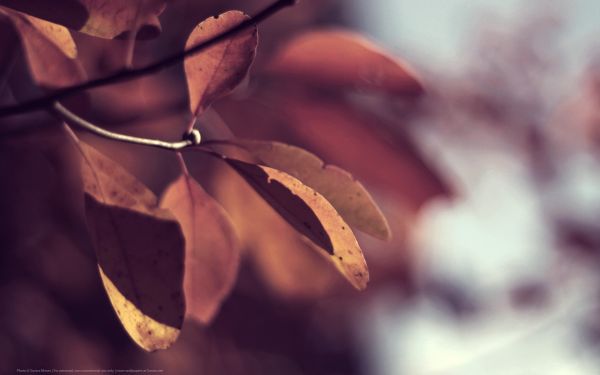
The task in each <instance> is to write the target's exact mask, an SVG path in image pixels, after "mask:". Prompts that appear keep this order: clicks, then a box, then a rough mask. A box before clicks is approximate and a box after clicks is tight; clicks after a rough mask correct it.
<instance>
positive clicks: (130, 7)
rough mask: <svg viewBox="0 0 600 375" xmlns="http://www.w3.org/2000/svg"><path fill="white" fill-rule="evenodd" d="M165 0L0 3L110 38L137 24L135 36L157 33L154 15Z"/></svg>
mask: <svg viewBox="0 0 600 375" xmlns="http://www.w3.org/2000/svg"><path fill="white" fill-rule="evenodd" d="M165 4H166V1H165V0H134V1H131V0H129V1H121V0H53V1H51V2H50V1H46V0H29V1H22V0H0V5H2V6H6V7H8V8H12V9H15V10H18V11H20V12H24V13H27V14H30V15H32V16H35V17H38V18H41V19H44V20H47V21H50V22H53V23H56V24H59V25H63V26H66V27H68V28H70V29H72V30H77V31H80V32H82V33H86V34H90V35H93V36H98V37H101V38H108V39H112V38H115V37H119V36H122V35H123V34H125V33H127V32H128V31H129V30H133V29H134V28H135V27H136V19H137V20H139V21H138V22H137V23H138V24H139V25H141V28H140V31H139V33H138V36H139V37H140V38H152V37H156V36H158V34H159V33H160V22H159V20H158V16H159V15H160V14H161V13H162V11H163V10H164V8H165Z"/></svg>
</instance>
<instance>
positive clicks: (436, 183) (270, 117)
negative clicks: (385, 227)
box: [217, 91, 452, 212]
mask: <svg viewBox="0 0 600 375" xmlns="http://www.w3.org/2000/svg"><path fill="white" fill-rule="evenodd" d="M217 110H218V111H219V114H221V116H222V117H223V119H224V121H225V122H226V123H227V124H228V125H229V126H230V127H231V128H232V129H233V131H234V132H235V133H236V134H237V135H239V136H241V137H246V138H250V137H251V138H255V137H257V138H263V139H274V138H275V139H283V140H286V141H287V140H289V141H290V142H293V143H294V144H295V145H298V146H300V147H302V148H305V149H308V150H310V151H311V152H314V153H315V154H317V155H319V157H321V158H323V159H324V160H327V161H328V162H329V163H331V164H334V165H337V166H339V167H341V168H343V169H345V170H348V171H351V172H352V174H353V175H354V176H356V178H358V179H359V180H360V181H364V182H365V183H366V184H368V186H373V187H375V188H377V189H378V190H379V191H381V192H383V193H384V194H392V195H393V196H394V197H395V198H397V199H398V200H399V201H400V202H401V203H402V204H403V205H405V206H406V207H407V208H408V209H409V210H410V211H411V212H417V211H418V210H419V209H420V208H421V207H422V206H423V205H424V204H425V203H426V202H428V201H429V200H431V199H432V198H435V197H443V196H449V195H451V194H452V188H451V186H449V185H448V183H447V182H446V181H445V179H444V178H443V177H442V176H441V175H440V174H439V172H438V171H437V169H435V168H434V166H433V165H431V163H430V162H429V161H428V160H427V159H426V157H425V155H424V154H423V152H422V151H421V150H420V149H419V148H418V147H417V145H416V144H415V142H414V141H413V140H412V138H411V137H410V136H409V134H407V133H406V132H405V131H404V130H403V129H402V128H401V125H400V124H396V123H393V122H389V121H386V120H384V119H382V118H381V116H379V115H377V114H375V113H372V112H369V111H365V110H362V109H358V108H355V107H353V106H351V105H349V104H348V103H347V102H346V101H344V100H341V99H335V98H329V97H311V96H310V95H304V94H302V93H298V92H292V91H287V92H285V95H284V94H282V93H278V92H269V93H267V92H263V93H255V95H254V97H252V98H248V99H243V100H234V99H227V100H223V101H220V102H219V103H218V105H217ZM249 124H251V126H249Z"/></svg>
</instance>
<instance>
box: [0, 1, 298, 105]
mask: <svg viewBox="0 0 600 375" xmlns="http://www.w3.org/2000/svg"><path fill="white" fill-rule="evenodd" d="M295 2H296V1H295V0H277V1H275V2H274V3H273V4H271V5H269V6H268V7H266V8H265V9H263V10H262V11H260V12H259V13H257V14H256V15H255V16H253V17H251V18H249V19H247V20H245V21H243V22H242V23H240V24H238V25H237V26H234V27H232V28H231V29H228V30H226V31H224V32H222V33H221V34H219V35H216V36H214V37H213V38H210V39H208V40H207V41H204V42H202V43H200V44H197V45H195V46H194V47H192V48H190V49H188V50H184V51H182V52H178V53H176V54H173V55H171V56H168V57H166V58H164V59H162V60H159V61H156V62H154V63H151V64H149V65H146V66H143V67H141V68H137V69H122V70H119V71H117V72H115V73H113V74H110V75H108V76H106V77H102V78H98V79H94V80H91V81H87V82H83V83H80V84H77V85H74V86H69V87H65V88H62V89H59V90H57V91H55V92H53V93H52V94H50V95H47V96H43V97H40V98H37V99H33V100H29V101H26V102H24V103H20V104H17V105H12V106H5V107H0V117H6V116H11V115H16V114H19V113H23V112H29V111H33V110H37V109H42V108H44V107H50V106H53V105H54V103H55V102H56V101H58V100H62V99H64V98H66V97H69V96H71V95H74V94H76V93H79V92H82V91H85V90H89V89H92V88H95V87H100V86H106V85H110V84H114V83H119V82H125V81H130V80H133V79H136V78H139V77H142V76H145V75H148V74H153V73H156V72H158V71H161V70H162V69H164V68H166V67H169V66H171V65H174V64H176V63H178V62H180V61H183V60H184V59H185V58H186V57H189V56H192V55H195V54H197V53H199V52H201V51H203V50H205V49H207V48H209V47H212V46H213V45H215V44H217V43H219V42H222V41H223V40H226V39H228V38H230V37H232V36H234V35H236V34H238V33H240V32H242V31H243V30H245V29H247V28H249V27H252V26H255V25H256V24H258V23H260V22H262V21H264V20H265V19H267V18H269V17H271V16H272V15H273V14H275V13H277V12H278V11H280V10H281V9H283V8H285V7H288V6H291V5H294V3H295Z"/></svg>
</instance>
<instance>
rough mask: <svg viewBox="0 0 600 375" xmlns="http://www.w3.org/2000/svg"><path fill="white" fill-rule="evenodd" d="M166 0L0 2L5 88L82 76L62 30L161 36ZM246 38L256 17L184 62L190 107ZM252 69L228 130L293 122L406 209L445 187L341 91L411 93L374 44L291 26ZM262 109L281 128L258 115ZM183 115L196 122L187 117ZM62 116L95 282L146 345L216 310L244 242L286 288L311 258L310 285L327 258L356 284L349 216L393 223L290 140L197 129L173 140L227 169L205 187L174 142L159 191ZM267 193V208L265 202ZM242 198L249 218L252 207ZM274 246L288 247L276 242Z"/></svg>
mask: <svg viewBox="0 0 600 375" xmlns="http://www.w3.org/2000/svg"><path fill="white" fill-rule="evenodd" d="M165 3H166V2H165V1H158V0H139V1H131V2H121V1H94V0H79V1H58V2H56V4H53V5H52V6H51V7H50V5H49V3H47V2H39V1H23V2H19V1H5V0H1V1H0V43H1V45H0V48H1V49H2V51H3V53H2V56H1V57H0V67H1V68H2V69H1V70H0V73H3V74H4V76H2V77H0V78H2V80H0V84H3V83H4V78H7V79H8V89H9V90H10V92H11V94H12V95H11V96H12V97H11V98H8V102H11V101H16V102H19V101H20V100H22V99H24V98H27V97H31V94H30V92H29V91H32V90H33V91H35V90H36V89H39V88H41V89H42V90H46V92H48V91H51V90H54V89H57V88H63V87H68V86H70V85H73V84H76V83H80V82H83V81H84V80H85V77H86V74H85V72H84V70H83V68H82V64H81V62H80V61H79V60H78V57H77V47H76V44H75V42H74V40H73V38H72V36H71V32H70V31H69V29H71V30H76V31H80V32H82V33H86V34H89V35H91V36H94V37H101V38H109V39H111V38H117V37H120V36H127V35H129V43H133V42H134V41H135V40H134V39H135V38H133V35H137V36H141V37H149V36H153V35H155V34H157V32H158V31H159V30H160V24H159V22H158V15H159V14H160V13H161V12H162V11H163V9H164V7H165ZM246 20H248V16H246V15H244V14H243V13H241V12H238V11H229V12H225V13H223V14H221V15H219V16H216V17H211V18H208V19H206V20H205V21H203V22H201V23H200V24H198V26H197V27H196V28H195V29H194V30H193V31H192V32H191V34H190V35H189V37H188V40H187V43H186V45H185V47H186V49H190V48H192V47H194V46H196V45H198V44H199V43H203V42H206V41H208V40H211V39H212V38H215V37H216V36H218V35H219V34H221V33H223V32H226V31H227V30H229V29H232V28H234V27H236V26H237V25H240V24H241V23H243V22H245V21H246ZM67 28H68V29H67ZM257 42H258V37H257V30H256V27H255V26H250V27H247V28H246V29H244V30H242V31H241V32H239V33H237V34H236V35H234V36H232V37H230V38H228V39H226V40H224V41H221V42H219V43H217V44H214V45H212V46H210V47H209V48H207V49H205V50H203V51H202V52H201V53H198V54H196V55H193V56H191V57H189V58H187V59H186V60H185V62H184V64H183V65H184V71H185V76H186V79H187V85H188V96H189V110H190V112H191V115H192V116H193V117H194V119H196V118H198V119H200V120H201V121H204V120H205V119H206V118H207V116H209V114H210V111H209V108H210V106H211V105H212V104H213V103H215V102H216V101H217V100H219V99H221V98H223V97H224V96H226V95H227V94H229V93H231V92H232V91H233V90H234V89H235V88H236V87H237V86H239V85H240V83H241V82H242V81H243V80H244V79H245V77H246V76H247V73H248V71H249V69H250V66H251V64H252V62H253V60H254V58H255V54H256V47H257ZM20 53H22V56H24V59H25V60H24V61H25V62H26V66H27V70H28V73H29V75H28V77H29V78H28V79H30V80H31V81H32V83H31V87H30V90H25V91H26V92H19V90H20V88H21V86H22V85H20V84H19V85H15V84H14V80H15V79H22V78H23V77H24V76H27V74H24V72H23V70H20V69H17V68H14V69H13V67H12V65H13V60H14V59H15V58H18V56H20ZM342 56H343V57H342ZM15 77H16V78H15ZM357 77H358V78H357ZM259 82H266V83H265V85H264V86H259V87H256V88H255V92H253V93H252V95H251V96H250V99H247V100H246V99H245V100H239V99H228V100H226V101H222V103H221V105H222V106H224V107H225V108H227V107H228V106H234V107H233V108H235V109H232V110H231V111H228V114H227V115H226V116H225V119H226V122H227V123H229V124H231V125H232V127H233V128H234V130H235V132H236V133H238V134H241V135H244V136H249V135H258V136H259V137H266V136H268V137H276V138H281V137H279V136H280V135H281V133H286V132H292V133H294V134H295V136H297V137H298V138H300V139H302V140H303V141H304V143H305V144H306V145H307V146H309V147H310V148H312V149H315V150H317V151H319V152H320V153H321V154H323V155H325V156H327V158H328V159H330V160H332V161H334V162H336V163H339V164H340V165H342V166H344V167H348V168H350V167H351V168H352V169H354V170H356V172H357V173H358V174H359V176H361V177H363V178H365V179H366V180H368V181H369V182H370V183H371V184H373V185H375V186H379V187H382V188H383V189H390V190H397V192H399V193H400V194H401V195H402V196H403V197H405V202H404V203H405V204H406V205H407V206H409V207H410V208H411V209H413V210H416V209H417V208H418V207H419V206H420V205H421V204H422V203H423V202H424V201H426V200H427V199H429V198H431V197H432V196H435V195H438V194H443V193H446V192H447V189H446V187H445V186H444V184H443V183H442V182H441V181H440V180H439V179H438V178H437V177H436V175H435V174H434V173H433V172H431V171H430V170H429V169H428V168H426V167H424V166H423V162H422V160H421V158H420V156H419V154H418V153H417V152H416V150H415V149H414V148H411V147H410V146H409V147H407V145H410V142H409V141H408V140H407V139H406V137H404V136H403V135H402V134H393V133H391V130H390V129H389V128H388V129H386V128H385V126H386V125H385V119H383V118H380V117H377V116H375V115H374V114H373V113H372V112H370V111H368V110H366V109H364V108H359V107H357V106H355V105H353V104H352V102H351V100H350V98H349V96H348V93H350V92H353V91H356V90H359V91H363V92H368V93H373V92H374V93H382V94H385V95H391V96H398V97H404V98H406V97H414V96H418V95H420V94H421V93H422V92H423V88H422V86H421V84H420V82H419V80H418V79H416V78H415V76H414V74H413V73H412V72H411V71H410V69H409V68H407V67H406V66H404V64H402V63H400V62H398V61H397V60H396V59H394V58H392V57H391V56H390V55H388V54H387V53H385V52H384V51H382V50H381V49H379V48H378V47H376V46H375V45H374V44H372V43H371V42H369V41H366V40H364V39H363V38H362V37H359V36H357V35H354V34H351V33H348V32H344V31H319V32H311V33H308V34H304V35H301V36H299V37H297V38H296V39H293V40H292V41H290V42H289V44H288V45H287V46H286V47H284V48H283V49H282V50H281V51H280V52H279V53H278V54H277V55H276V56H275V57H274V59H273V61H272V63H271V64H270V65H269V66H268V68H267V69H264V70H263V71H262V72H260V73H259ZM289 87H294V90H290V94H289V95H282V94H280V93H277V91H278V90H281V89H282V88H283V89H285V88H289ZM264 100H267V101H268V102H269V103H271V105H272V107H270V111H269V114H268V118H267V120H268V122H266V123H262V124H261V119H260V116H262V115H265V113H264V111H263V109H261V107H260V103H261V101H264ZM257 103H258V104H257ZM257 116H258V118H257ZM282 119H283V121H281V120H282ZM44 121H46V122H47V123H48V124H51V125H53V124H55V123H56V120H54V119H49V118H46V117H45V118H44ZM273 121H276V122H281V123H283V124H282V125H285V127H281V126H271V127H269V126H268V124H269V123H272V122H273ZM250 124H252V126H250ZM193 126H194V121H192V122H191V125H190V127H189V129H188V131H191V130H192V129H193ZM374 128H376V129H374ZM65 129H66V131H65V132H62V133H60V137H62V138H65V139H66V138H67V137H68V136H69V135H70V136H71V138H72V140H74V142H75V146H76V148H77V149H78V151H79V154H80V155H81V179H82V181H83V190H84V191H85V217H86V218H87V228H88V230H89V235H90V239H91V243H92V244H93V247H94V249H95V258H96V260H97V263H98V269H99V273H100V277H101V280H102V283H103V285H104V288H105V290H106V293H107V294H108V297H109V299H110V301H111V303H112V305H113V308H114V310H115V311H116V314H117V316H118V317H119V319H120V320H121V323H122V325H123V327H124V328H125V330H126V331H127V332H128V334H129V335H130V336H131V338H132V339H133V340H134V341H135V342H136V343H137V344H138V345H139V346H141V347H142V348H144V349H145V350H148V351H152V350H156V349H164V348H167V347H169V346H170V345H171V344H172V343H173V342H174V341H175V340H176V339H177V337H178V335H179V332H180V329H181V327H182V325H183V322H184V318H185V317H186V316H187V317H189V318H192V319H194V320H196V321H198V322H201V323H203V324H208V323H210V322H211V321H212V320H213V318H214V317H215V315H216V314H217V312H218V310H219V307H220V305H221V304H222V302H223V301H224V299H225V298H226V297H227V295H228V294H229V293H230V291H231V289H232V288H233V286H234V284H235V280H236V277H237V272H238V268H239V264H240V257H241V252H242V248H243V249H246V250H247V255H248V256H249V257H250V258H252V259H253V262H256V264H258V265H259V268H260V269H262V271H263V272H264V273H265V275H267V278H268V279H271V280H275V283H276V284H280V285H281V286H282V289H283V290H288V291H289V290H295V291H296V292H298V293H299V294H302V293H304V292H305V290H301V289H302V288H304V287H303V286H300V287H299V284H301V283H299V282H298V280H300V278H301V277H302V274H303V270H304V269H307V268H309V269H311V270H314V269H315V268H319V269H322V270H323V272H322V273H321V275H320V276H319V277H314V278H313V279H312V280H310V281H309V282H307V283H306V284H307V285H309V286H308V289H311V288H312V290H315V291H316V290H321V289H323V288H327V285H328V284H330V283H331V276H330V275H329V274H328V273H327V271H325V269H326V268H327V267H329V266H333V267H330V268H331V269H337V270H338V271H339V273H340V274H341V275H342V276H343V277H345V278H346V279H347V281H348V282H349V283H350V284H351V285H353V286H354V287H355V288H356V289H359V290H362V289H364V288H365V287H366V285H367V282H368V280H369V272H368V269H367V264H366V261H365V258H364V256H363V252H362V250H361V248H360V246H359V244H358V242H357V240H356V238H355V235H354V233H353V231H352V229H351V228H354V229H358V230H360V231H363V232H365V233H367V234H369V235H372V236H374V237H376V238H379V239H383V240H387V239H390V237H391V231H390V228H389V225H388V223H387V221H386V219H385V217H384V216H383V214H382V212H381V210H380V209H379V207H378V206H377V205H376V204H375V201H374V199H373V198H372V197H371V195H370V194H369V192H368V191H367V190H366V189H365V187H364V186H363V185H362V184H361V183H360V182H358V181H357V180H355V179H354V177H352V175H350V174H349V173H348V172H346V171H345V170H343V169H341V168H338V167H335V166H331V165H326V164H324V162H323V161H322V160H321V159H319V158H318V157H317V156H315V155H314V154H312V153H310V152H309V151H306V150H304V149H302V148H300V147H297V146H291V145H288V144H285V143H281V142H273V141H257V140H250V139H238V138H235V137H230V138H228V139H211V140H208V141H206V142H201V143H200V144H195V143H197V142H198V140H196V141H195V142H193V143H194V144H190V145H189V146H190V147H187V148H185V149H184V150H183V151H188V150H190V151H195V152H200V153H202V154H204V155H207V156H210V157H213V158H215V159H216V160H218V161H220V162H222V163H221V164H222V166H223V165H224V166H227V167H229V170H228V171H227V172H221V173H216V174H215V178H214V181H213V182H216V186H217V188H216V189H212V190H215V191H216V192H215V193H214V194H213V195H214V196H215V198H217V199H214V198H213V197H212V196H211V195H210V194H209V193H207V192H206V191H205V190H204V188H203V186H202V185H201V184H200V183H199V182H197V181H196V180H195V179H194V177H193V176H192V174H191V173H190V172H189V171H188V168H187V166H186V164H185V161H184V158H183V156H182V153H179V152H178V157H179V160H180V165H181V172H180V173H179V175H178V176H177V177H176V178H175V179H174V180H173V181H172V183H171V184H170V185H169V186H168V187H167V188H166V189H165V191H164V192H163V194H162V195H161V196H160V198H158V197H157V196H156V195H155V194H154V193H153V192H152V191H151V190H150V189H149V188H148V187H146V186H145V185H144V184H143V183H142V182H141V181H140V180H139V179H138V178H136V177H134V176H133V175H132V174H131V173H129V172H127V171H126V170H125V168H123V167H122V166H120V165H119V164H118V163H117V162H115V161H114V160H112V159H111V158H109V157H107V156H105V155H103V154H102V153H100V152H98V151H96V150H95V149H94V148H93V147H91V146H89V145H87V144H86V143H84V142H82V141H79V139H78V138H77V136H76V135H75V133H73V132H72V131H71V130H70V128H69V127H68V126H66V125H65ZM374 130H377V131H374ZM227 133H229V131H227ZM361 148H362V149H367V150H369V152H370V155H369V158H370V159H371V161H370V162H369V163H365V162H364V161H363V160H361V159H362V158H364V156H363V155H360V153H357V150H358V149H361ZM383 162H385V163H394V164H396V165H397V167H398V168H399V169H400V171H399V173H398V174H393V173H392V174H390V173H388V172H387V171H386V172H380V171H378V170H377V168H373V167H372V165H373V164H378V163H383ZM190 170H192V172H193V168H190ZM232 176H233V177H232ZM242 180H243V181H245V183H247V184H245V183H244V182H243V181H242ZM249 187H250V188H251V189H253V190H254V191H255V192H256V193H257V194H254V195H253V194H252V193H251V192H249V189H248V188H249ZM259 196H260V197H261V198H262V199H259V198H258V197H259ZM81 198H82V201H83V199H84V198H83V197H81ZM218 200H219V201H220V202H219V201H218ZM241 200H243V202H242V201H241ZM265 203H266V204H268V205H269V206H271V207H272V208H273V210H265V209H264V207H262V206H264V205H265ZM221 204H223V205H224V206H225V207H226V209H224V208H223V207H222V206H221ZM261 205H262V206H261ZM248 208H250V210H252V212H253V213H254V217H248V215H247V211H248ZM275 212H276V213H277V214H279V216H277V215H275ZM229 215H231V218H230V216H229ZM282 244H283V246H285V247H287V249H286V251H285V252H283V251H277V250H280V249H276V248H279V247H281V246H282ZM309 254H310V255H309ZM315 256H316V257H315ZM321 257H322V258H323V259H321ZM323 260H324V261H323ZM326 262H329V263H330V265H327V263H326ZM323 264H324V265H325V266H323ZM311 274H314V273H311ZM293 293H295V292H292V294H293ZM309 293H310V292H309Z"/></svg>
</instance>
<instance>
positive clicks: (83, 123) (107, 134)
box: [52, 102, 200, 151]
mask: <svg viewBox="0 0 600 375" xmlns="http://www.w3.org/2000/svg"><path fill="white" fill-rule="evenodd" d="M52 109H53V110H54V112H56V113H57V114H58V115H59V116H60V117H62V118H63V119H64V120H65V121H67V122H69V123H71V124H73V125H76V126H78V127H80V128H83V129H85V130H87V131H89V132H91V133H94V134H96V135H99V136H101V137H104V138H108V139H112V140H115V141H120V142H126V143H134V144H138V145H144V146H151V147H157V148H161V149H165V150H175V151H176V150H182V149H184V148H186V147H190V146H196V145H198V144H199V143H200V132H199V131H198V130H197V129H193V130H192V131H191V132H190V133H189V134H187V135H186V136H185V139H183V140H181V141H177V142H167V141H161V140H159V139H151V138H141V137H134V136H131V135H126V134H121V133H115V132H111V131H108V130H106V129H103V128H101V127H99V126H97V125H94V124H92V123H91V122H89V121H87V120H85V119H83V118H81V117H79V116H77V115H76V114H74V113H73V112H71V111H69V110H68V109H67V108H65V107H64V106H63V105H62V104H60V103H59V102H55V103H54V104H53V105H52Z"/></svg>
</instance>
